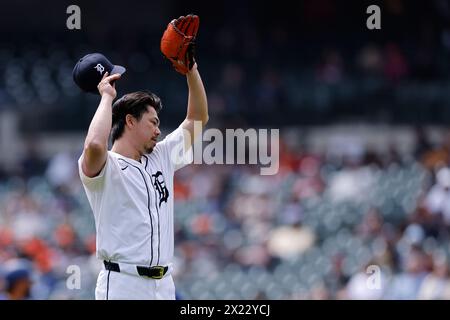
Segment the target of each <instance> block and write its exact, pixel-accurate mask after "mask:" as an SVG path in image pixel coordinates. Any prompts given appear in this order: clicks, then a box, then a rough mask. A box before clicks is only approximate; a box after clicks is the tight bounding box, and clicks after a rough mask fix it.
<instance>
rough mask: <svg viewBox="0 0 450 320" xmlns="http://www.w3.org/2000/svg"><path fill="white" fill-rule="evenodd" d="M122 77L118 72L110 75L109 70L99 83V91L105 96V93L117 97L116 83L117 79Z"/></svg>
mask: <svg viewBox="0 0 450 320" xmlns="http://www.w3.org/2000/svg"><path fill="white" fill-rule="evenodd" d="M117 79H120V74H118V73H116V74H113V75H112V76H108V72H105V74H104V75H103V78H102V81H100V83H99V84H98V86H97V88H98V92H99V93H100V95H101V96H102V97H103V96H104V95H108V96H110V97H111V98H113V99H114V98H115V97H116V96H117V92H116V84H115V81H116V80H117Z"/></svg>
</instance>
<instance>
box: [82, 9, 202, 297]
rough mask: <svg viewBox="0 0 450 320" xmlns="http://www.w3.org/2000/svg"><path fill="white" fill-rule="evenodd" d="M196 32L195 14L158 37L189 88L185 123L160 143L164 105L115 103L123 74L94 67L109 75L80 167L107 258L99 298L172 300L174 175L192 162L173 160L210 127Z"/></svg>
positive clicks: (143, 96) (137, 98) (101, 254)
mask: <svg viewBox="0 0 450 320" xmlns="http://www.w3.org/2000/svg"><path fill="white" fill-rule="evenodd" d="M198 26H199V18H198V17H197V16H195V15H188V16H186V17H184V16H181V17H180V18H178V19H174V20H172V21H171V22H170V23H169V24H168V26H167V29H166V30H165V32H164V34H163V37H162V39H161V51H162V53H163V54H164V56H165V57H166V58H167V59H169V60H170V61H171V62H172V64H173V66H174V68H175V70H176V71H177V72H179V73H181V74H183V75H186V78H187V84H188V88H189V98H188V103H187V115H186V119H185V120H184V121H183V122H182V123H181V125H180V126H179V127H178V128H177V129H176V130H174V131H173V132H172V133H170V134H169V135H167V136H166V138H165V139H164V140H162V141H159V142H158V138H159V135H160V133H161V132H160V129H159V125H160V119H159V117H158V113H159V111H160V110H161V106H162V105H161V101H160V99H159V98H158V97H157V96H156V95H155V94H153V93H150V92H134V93H129V94H126V95H124V96H123V97H121V98H120V99H118V100H117V101H115V102H114V103H113V100H114V99H115V97H116V89H115V83H116V81H117V80H118V79H120V77H121V75H120V73H123V72H124V68H122V69H120V68H121V67H120V66H113V65H109V64H108V62H106V63H104V64H106V67H105V66H104V64H102V63H99V62H98V61H91V62H90V66H91V69H94V71H93V72H97V73H101V72H100V71H99V70H102V68H103V69H104V72H103V74H102V79H101V81H100V83H98V86H97V89H98V92H99V93H100V95H101V100H100V104H99V106H98V109H97V111H96V113H95V115H94V117H93V119H92V122H91V124H90V126H89V130H88V133H87V136H86V140H85V144H84V150H83V153H82V155H81V157H80V159H79V161H78V165H79V174H80V177H81V181H82V183H83V186H84V189H85V191H86V195H87V198H88V200H89V203H90V206H91V208H92V211H93V214H94V218H95V226H96V235H97V239H96V240H97V257H98V258H99V259H101V260H103V269H102V270H101V272H100V274H99V276H98V279H97V285H96V289H95V298H96V299H175V287H174V282H173V279H172V276H171V271H172V258H173V252H174V231H173V224H174V221H173V215H174V213H173V196H174V192H173V176H174V173H175V171H176V170H178V169H180V168H181V167H183V166H184V165H186V164H187V162H188V161H184V162H180V161H179V159H178V160H177V161H175V159H173V157H172V154H173V153H174V150H176V149H177V148H178V149H179V150H181V151H182V155H187V154H189V153H190V152H192V148H191V146H192V143H193V141H194V139H195V138H196V137H195V136H194V122H195V121H199V122H201V124H202V125H205V124H206V122H207V121H208V107H207V99H206V94H205V89H204V87H203V83H202V80H201V78H200V74H199V72H198V69H197V64H196V62H195V60H194V40H195V37H196V34H197V31H198ZM99 64H100V65H101V67H100V66H99ZM81 69H83V68H81ZM108 70H111V71H112V73H114V70H118V71H117V73H114V74H111V73H110V72H109V71H108ZM91 71H92V70H91ZM74 77H75V76H74ZM78 80H79V79H78ZM79 81H80V80H79ZM110 134H111V139H112V149H111V150H109V151H108V139H109V136H110ZM189 158H191V157H189V156H188V157H186V159H189Z"/></svg>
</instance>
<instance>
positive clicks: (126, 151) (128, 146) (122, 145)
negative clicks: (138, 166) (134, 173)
mask: <svg viewBox="0 0 450 320" xmlns="http://www.w3.org/2000/svg"><path fill="white" fill-rule="evenodd" d="M111 151H113V152H115V153H118V154H120V155H122V156H124V157H127V158H130V159H134V160H136V161H140V160H141V157H142V153H141V152H140V151H139V150H138V149H137V148H136V147H135V146H134V144H133V143H132V141H128V139H126V138H125V137H122V138H120V139H118V140H116V141H115V142H114V144H113V146H112V148H111Z"/></svg>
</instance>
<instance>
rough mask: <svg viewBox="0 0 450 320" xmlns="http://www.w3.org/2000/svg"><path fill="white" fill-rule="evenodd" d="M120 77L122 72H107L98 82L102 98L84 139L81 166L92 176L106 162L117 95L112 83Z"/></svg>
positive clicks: (96, 173)
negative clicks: (112, 73) (111, 73)
mask: <svg viewBox="0 0 450 320" xmlns="http://www.w3.org/2000/svg"><path fill="white" fill-rule="evenodd" d="M119 78H120V74H114V75H112V76H108V73H107V72H106V73H105V75H104V76H103V79H102V81H100V83H99V84H98V91H99V92H100V95H101V97H102V98H101V100H100V104H99V106H98V108H97V111H96V112H95V115H94V117H93V118H92V121H91V124H90V125H89V130H88V133H87V136H86V140H85V141H84V149H83V162H82V167H81V168H82V170H83V173H84V174H85V175H86V176H88V177H91V178H92V177H95V176H97V175H98V174H99V173H100V171H101V170H102V168H103V166H104V165H105V163H106V156H107V152H108V139H109V134H110V132H111V126H112V110H111V109H112V102H113V100H114V98H115V97H116V95H117V93H116V89H115V84H113V85H111V82H112V81H115V80H117V79H119Z"/></svg>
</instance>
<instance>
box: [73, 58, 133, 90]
mask: <svg viewBox="0 0 450 320" xmlns="http://www.w3.org/2000/svg"><path fill="white" fill-rule="evenodd" d="M125 71H126V69H125V68H124V67H122V66H118V65H114V64H112V63H111V62H110V61H109V60H108V59H107V58H106V57H105V56H104V55H103V54H101V53H90V54H87V55H85V56H84V57H83V58H81V59H80V60H78V62H77V64H76V65H75V67H74V68H73V72H72V75H73V80H74V81H75V83H76V84H77V85H78V87H80V89H81V90H83V91H85V92H90V93H97V94H98V93H99V92H98V89H97V85H98V84H99V82H100V81H101V80H102V78H103V75H104V74H105V73H106V72H108V74H109V75H113V74H116V73H119V74H123V73H124V72H125Z"/></svg>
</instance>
